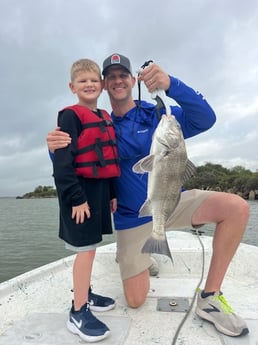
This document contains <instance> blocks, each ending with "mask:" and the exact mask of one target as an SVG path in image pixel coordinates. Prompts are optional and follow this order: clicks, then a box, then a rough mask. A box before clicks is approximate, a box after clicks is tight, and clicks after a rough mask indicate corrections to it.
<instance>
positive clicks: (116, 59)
mask: <svg viewBox="0 0 258 345" xmlns="http://www.w3.org/2000/svg"><path fill="white" fill-rule="evenodd" d="M114 65H118V66H122V67H124V68H125V69H126V70H127V71H128V72H129V73H131V74H132V67H131V63H130V60H129V59H128V58H127V57H125V56H124V55H121V54H112V55H110V56H109V57H108V58H106V59H105V60H104V62H103V71H102V74H103V75H104V76H105V75H106V73H107V69H108V68H109V67H111V66H114Z"/></svg>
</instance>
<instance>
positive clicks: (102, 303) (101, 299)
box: [88, 287, 116, 311]
mask: <svg viewBox="0 0 258 345" xmlns="http://www.w3.org/2000/svg"><path fill="white" fill-rule="evenodd" d="M88 303H89V305H90V309H91V310H93V311H108V310H111V309H113V308H114V307H115V304H116V302H115V301H114V300H113V298H110V297H105V296H101V295H96V294H95V293H93V292H92V289H91V287H90V288H89V295H88Z"/></svg>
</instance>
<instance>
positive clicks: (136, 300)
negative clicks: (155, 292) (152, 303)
mask: <svg viewBox="0 0 258 345" xmlns="http://www.w3.org/2000/svg"><path fill="white" fill-rule="evenodd" d="M125 299H126V302H127V304H128V306H129V307H131V308H139V307H140V306H142V305H143V304H144V302H145V300H146V295H144V296H143V295H140V294H134V295H132V294H126V292H125Z"/></svg>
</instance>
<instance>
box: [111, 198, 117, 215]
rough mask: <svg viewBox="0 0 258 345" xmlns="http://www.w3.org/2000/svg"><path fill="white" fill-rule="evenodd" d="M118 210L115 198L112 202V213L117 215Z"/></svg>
mask: <svg viewBox="0 0 258 345" xmlns="http://www.w3.org/2000/svg"><path fill="white" fill-rule="evenodd" d="M116 209H117V199H116V198H114V199H112V200H110V211H111V213H115V212H116Z"/></svg>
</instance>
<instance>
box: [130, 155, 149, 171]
mask: <svg viewBox="0 0 258 345" xmlns="http://www.w3.org/2000/svg"><path fill="white" fill-rule="evenodd" d="M153 161H154V155H148V156H146V157H144V158H142V159H140V160H139V161H138V162H137V163H135V164H134V166H133V168H132V169H133V172H135V173H137V174H144V173H145V172H149V171H151V170H152V168H153Z"/></svg>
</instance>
